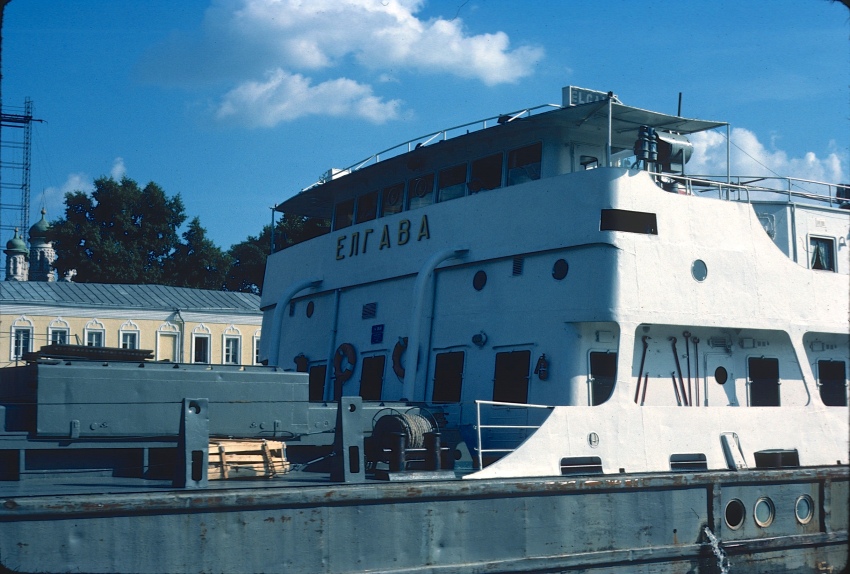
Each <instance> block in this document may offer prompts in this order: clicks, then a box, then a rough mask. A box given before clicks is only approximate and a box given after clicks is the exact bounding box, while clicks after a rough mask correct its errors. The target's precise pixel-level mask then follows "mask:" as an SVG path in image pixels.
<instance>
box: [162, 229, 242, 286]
mask: <svg viewBox="0 0 850 574" xmlns="http://www.w3.org/2000/svg"><path fill="white" fill-rule="evenodd" d="M206 234H207V231H206V229H204V228H203V227H201V221H200V219H198V218H197V217H195V218H194V219H192V221H190V222H189V228H188V229H187V230H186V231H185V232H183V243H180V244H178V245H177V247H176V248H175V250H174V252H173V253H172V254H171V256H170V257H169V258H168V259H167V260H166V262H165V278H166V283H167V284H168V285H173V286H175V287H192V288H194V289H213V290H220V289H224V288H225V281H226V279H227V274H228V271H229V269H230V264H231V258H230V255H228V254H227V253H224V252H223V251H222V250H221V249H219V248H218V246H216V245H215V244H214V243H213V242H212V241H210V240H209V239H207V236H206Z"/></svg>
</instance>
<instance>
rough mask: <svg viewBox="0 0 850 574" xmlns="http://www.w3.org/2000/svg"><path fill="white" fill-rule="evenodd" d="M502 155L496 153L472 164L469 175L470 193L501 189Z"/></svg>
mask: <svg viewBox="0 0 850 574" xmlns="http://www.w3.org/2000/svg"><path fill="white" fill-rule="evenodd" d="M503 155H504V154H501V153H497V154H493V155H489V156H487V157H482V158H481V159H477V160H475V161H473V162H472V166H471V168H470V173H469V192H470V193H478V192H479V191H486V190H488V189H496V188H497V187H502V162H503Z"/></svg>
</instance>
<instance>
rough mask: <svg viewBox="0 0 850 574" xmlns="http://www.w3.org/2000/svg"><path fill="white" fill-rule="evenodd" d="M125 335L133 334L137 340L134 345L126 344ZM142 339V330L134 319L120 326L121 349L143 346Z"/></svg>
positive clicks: (119, 344)
mask: <svg viewBox="0 0 850 574" xmlns="http://www.w3.org/2000/svg"><path fill="white" fill-rule="evenodd" d="M124 335H133V336H134V337H135V339H136V340H135V346H134V347H125V346H124ZM141 340H142V330H141V329H139V326H138V325H136V324H135V323H134V322H133V321H130V320H128V321H125V322H124V324H123V325H121V326H120V327H119V328H118V347H119V348H120V349H130V350H136V349H138V348H139V347H140V346H141Z"/></svg>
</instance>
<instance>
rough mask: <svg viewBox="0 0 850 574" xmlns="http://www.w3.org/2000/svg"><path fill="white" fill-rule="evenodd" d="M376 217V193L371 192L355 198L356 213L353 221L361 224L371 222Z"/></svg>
mask: <svg viewBox="0 0 850 574" xmlns="http://www.w3.org/2000/svg"><path fill="white" fill-rule="evenodd" d="M377 216H378V192H377V191H373V192H371V193H367V194H365V195H361V196H360V197H358V198H357V213H356V214H355V218H354V221H355V222H356V223H363V222H364V221H372V220H373V219H375V218H376V217H377Z"/></svg>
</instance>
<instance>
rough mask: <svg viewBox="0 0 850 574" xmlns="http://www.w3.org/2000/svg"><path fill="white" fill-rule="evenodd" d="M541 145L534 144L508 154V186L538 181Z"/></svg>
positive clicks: (541, 152)
mask: <svg viewBox="0 0 850 574" xmlns="http://www.w3.org/2000/svg"><path fill="white" fill-rule="evenodd" d="M542 156H543V144H542V143H539V142H538V143H536V144H531V145H529V146H525V147H521V148H519V149H515V150H512V151H510V152H508V185H517V184H520V183H525V182H527V181H533V180H535V179H540V161H541V158H542Z"/></svg>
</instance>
